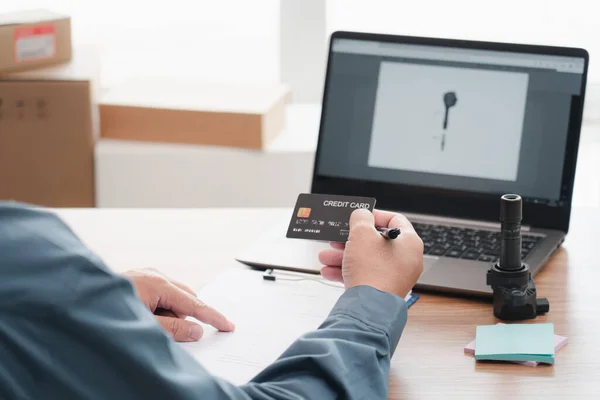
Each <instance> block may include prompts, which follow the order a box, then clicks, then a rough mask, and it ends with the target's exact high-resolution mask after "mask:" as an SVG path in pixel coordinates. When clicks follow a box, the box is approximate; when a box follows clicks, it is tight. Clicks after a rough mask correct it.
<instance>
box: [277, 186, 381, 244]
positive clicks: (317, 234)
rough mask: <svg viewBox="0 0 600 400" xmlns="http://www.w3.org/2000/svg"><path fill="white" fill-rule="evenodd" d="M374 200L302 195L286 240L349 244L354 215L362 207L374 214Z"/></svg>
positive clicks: (297, 202) (354, 197)
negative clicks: (351, 220) (346, 242)
mask: <svg viewBox="0 0 600 400" xmlns="http://www.w3.org/2000/svg"><path fill="white" fill-rule="evenodd" d="M375 201H376V200H375V199H374V198H372V197H356V196H339V195H327V194H311V193H302V194H300V195H299V196H298V200H297V201H296V206H295V207H294V213H293V214H292V218H291V220H290V226H289V227H288V231H287V235H286V237H288V238H291V239H309V240H320V241H328V242H345V241H347V240H348V233H349V231H350V215H351V214H352V212H353V211H354V210H356V209H358V208H365V209H367V210H369V211H371V212H372V211H373V209H374V208H375Z"/></svg>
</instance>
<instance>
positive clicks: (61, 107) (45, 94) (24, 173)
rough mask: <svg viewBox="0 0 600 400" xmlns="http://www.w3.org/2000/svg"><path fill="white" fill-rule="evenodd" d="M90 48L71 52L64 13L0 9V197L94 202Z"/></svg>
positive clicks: (52, 203)
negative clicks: (16, 11)
mask: <svg viewBox="0 0 600 400" xmlns="http://www.w3.org/2000/svg"><path fill="white" fill-rule="evenodd" d="M90 54H92V53H91V52H89V51H81V52H78V51H77V50H75V51H72V49H71V35H70V19H69V18H68V17H64V16H60V15H56V14H53V13H50V12H46V11H32V12H25V13H18V14H9V15H4V16H0V200H14V201H21V202H27V203H32V204H36V205H41V206H47V207H91V206H94V204H95V191H94V144H95V137H94V126H95V124H96V125H97V122H96V123H95V122H94V113H95V110H94V101H93V98H94V86H93V82H94V81H95V78H96V76H95V75H97V70H96V68H97V65H91V66H90V63H93V62H94V59H93V58H90Z"/></svg>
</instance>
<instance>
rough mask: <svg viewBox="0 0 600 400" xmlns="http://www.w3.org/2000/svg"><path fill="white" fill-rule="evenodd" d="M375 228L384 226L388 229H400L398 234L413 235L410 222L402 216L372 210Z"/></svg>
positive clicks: (413, 231)
mask: <svg viewBox="0 0 600 400" xmlns="http://www.w3.org/2000/svg"><path fill="white" fill-rule="evenodd" d="M373 215H374V216H375V225H376V226H386V227H388V228H400V232H406V233H409V232H410V233H415V228H414V227H413V225H412V224H411V223H410V221H409V220H408V219H407V218H406V217H405V216H404V215H402V214H398V213H394V212H389V211H381V210H374V211H373Z"/></svg>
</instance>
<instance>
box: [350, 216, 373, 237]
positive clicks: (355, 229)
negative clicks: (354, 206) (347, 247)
mask: <svg viewBox="0 0 600 400" xmlns="http://www.w3.org/2000/svg"><path fill="white" fill-rule="evenodd" d="M374 233H377V231H376V230H375V217H374V216H373V214H372V213H371V212H370V211H369V210H365V209H363V208H360V209H358V210H354V211H353V212H352V214H351V215H350V233H349V235H348V240H352V239H353V238H358V239H359V240H360V238H361V237H363V236H365V235H373V234H374Z"/></svg>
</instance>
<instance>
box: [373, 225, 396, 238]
mask: <svg viewBox="0 0 600 400" xmlns="http://www.w3.org/2000/svg"><path fill="white" fill-rule="evenodd" d="M375 229H377V231H378V232H379V233H381V236H383V237H384V238H386V239H396V238H397V237H398V236H400V228H384V227H382V226H376V227H375Z"/></svg>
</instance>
